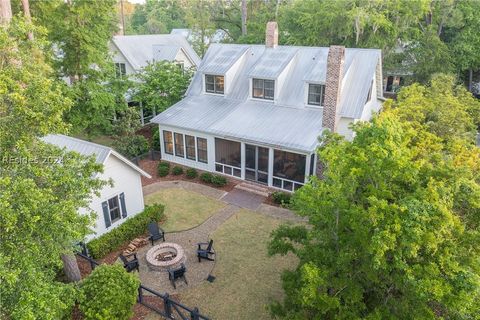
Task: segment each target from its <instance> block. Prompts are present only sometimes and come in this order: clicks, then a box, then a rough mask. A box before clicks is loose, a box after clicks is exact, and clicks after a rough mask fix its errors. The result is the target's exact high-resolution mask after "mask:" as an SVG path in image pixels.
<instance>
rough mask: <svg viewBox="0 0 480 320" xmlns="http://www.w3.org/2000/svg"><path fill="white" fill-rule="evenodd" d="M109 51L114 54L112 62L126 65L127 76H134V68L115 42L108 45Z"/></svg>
mask: <svg viewBox="0 0 480 320" xmlns="http://www.w3.org/2000/svg"><path fill="white" fill-rule="evenodd" d="M108 47H109V51H110V53H111V54H112V60H113V62H114V63H125V71H126V73H127V75H132V74H134V73H135V70H134V69H133V68H132V66H131V65H130V63H129V62H128V60H127V59H126V58H125V56H124V55H123V54H122V53H121V52H120V50H119V49H118V48H117V46H116V45H115V44H114V43H113V42H109V44H108Z"/></svg>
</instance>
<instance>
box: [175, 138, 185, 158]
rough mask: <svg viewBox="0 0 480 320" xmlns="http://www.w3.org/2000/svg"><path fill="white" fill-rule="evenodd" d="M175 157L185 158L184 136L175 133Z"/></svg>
mask: <svg viewBox="0 0 480 320" xmlns="http://www.w3.org/2000/svg"><path fill="white" fill-rule="evenodd" d="M175 155H176V156H177V157H182V158H183V157H184V155H185V147H184V145H183V134H181V133H175Z"/></svg>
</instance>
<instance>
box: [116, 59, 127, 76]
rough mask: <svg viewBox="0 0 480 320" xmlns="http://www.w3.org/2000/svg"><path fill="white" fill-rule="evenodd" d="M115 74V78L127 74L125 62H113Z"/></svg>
mask: <svg viewBox="0 0 480 320" xmlns="http://www.w3.org/2000/svg"><path fill="white" fill-rule="evenodd" d="M115 75H116V76H117V78H123V77H125V76H126V75H127V69H126V67H125V63H121V62H116V63H115Z"/></svg>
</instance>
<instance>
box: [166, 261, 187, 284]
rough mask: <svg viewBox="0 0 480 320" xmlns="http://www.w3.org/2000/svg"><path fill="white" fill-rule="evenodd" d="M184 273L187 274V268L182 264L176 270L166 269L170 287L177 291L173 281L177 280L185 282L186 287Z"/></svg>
mask: <svg viewBox="0 0 480 320" xmlns="http://www.w3.org/2000/svg"><path fill="white" fill-rule="evenodd" d="M186 272H187V268H186V267H185V264H183V263H182V264H181V265H180V267H178V268H176V269H168V279H169V280H170V282H171V283H172V286H173V288H174V289H177V286H176V285H175V281H176V280H178V279H183V281H185V284H187V285H188V282H187V278H186V277H185V273H186Z"/></svg>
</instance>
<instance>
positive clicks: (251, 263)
mask: <svg viewBox="0 0 480 320" xmlns="http://www.w3.org/2000/svg"><path fill="white" fill-rule="evenodd" d="M280 223H282V221H279V220H277V219H273V218H270V217H266V216H262V215H260V214H257V213H254V212H251V211H247V210H241V211H240V212H238V213H237V214H235V215H234V216H232V217H231V218H230V219H229V220H227V221H226V222H225V223H224V224H223V225H221V226H220V227H219V228H218V229H217V230H216V231H215V232H214V233H213V235H212V238H213V239H214V248H215V251H216V252H218V255H217V261H216V265H215V268H214V270H213V275H215V276H216V277H217V278H216V279H215V281H214V282H213V283H208V282H204V283H202V284H201V285H199V286H196V287H194V288H191V289H188V290H187V291H185V292H182V293H181V294H180V301H181V302H182V303H183V304H185V305H187V306H192V307H193V306H197V307H198V308H199V309H200V312H201V313H202V314H205V315H206V316H208V317H211V318H212V319H238V320H242V319H245V320H246V319H256V320H259V319H271V318H270V315H269V312H268V309H267V306H268V304H269V303H270V302H272V301H274V300H279V299H282V298H283V289H282V287H281V278H280V277H281V272H282V270H284V269H293V268H295V266H296V264H297V262H298V260H297V258H296V257H294V256H293V255H287V256H285V257H280V256H274V257H269V256H268V255H267V242H268V241H269V235H270V232H271V231H272V230H274V229H275V228H277V227H278V226H279V225H280Z"/></svg>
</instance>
